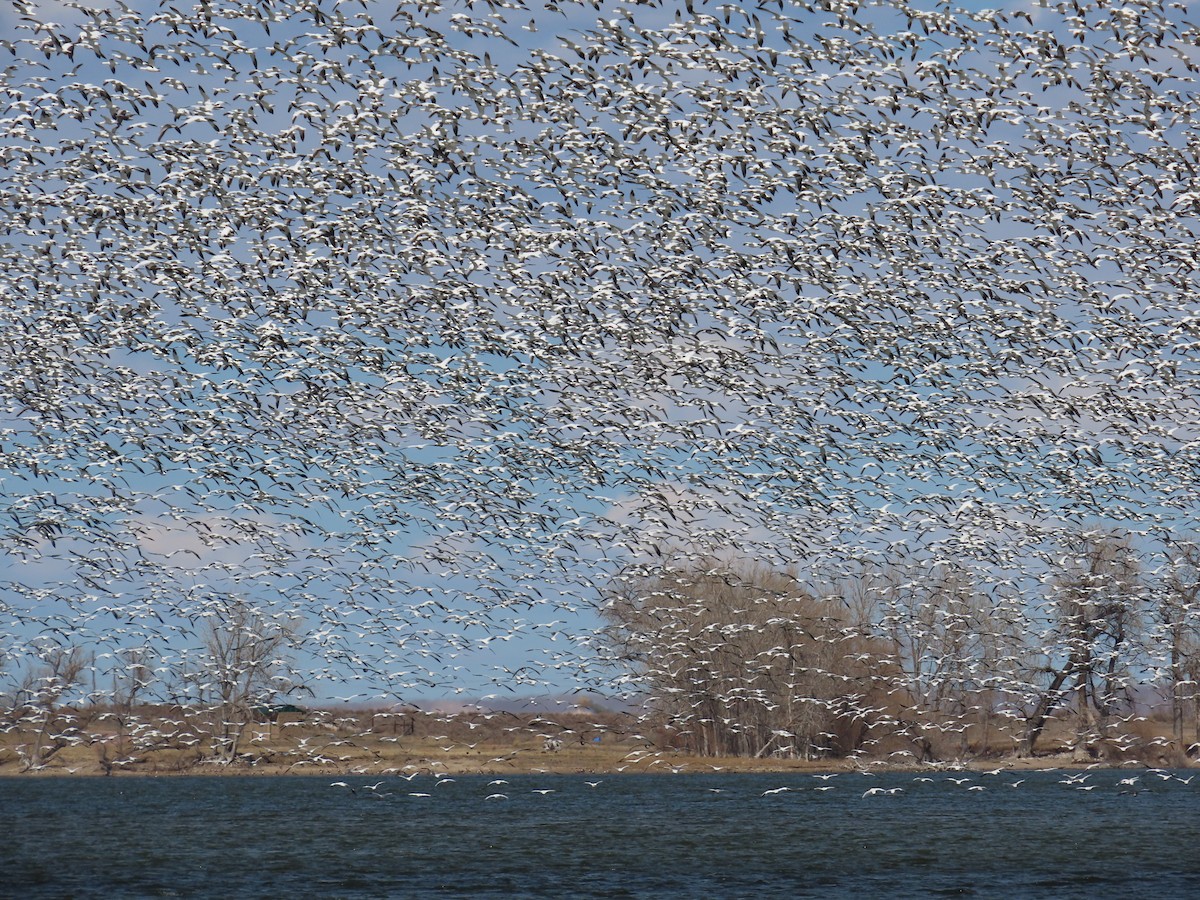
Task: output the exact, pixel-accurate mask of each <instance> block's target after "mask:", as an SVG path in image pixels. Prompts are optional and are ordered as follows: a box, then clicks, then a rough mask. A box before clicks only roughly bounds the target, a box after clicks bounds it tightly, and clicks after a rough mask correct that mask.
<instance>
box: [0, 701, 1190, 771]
mask: <svg viewBox="0 0 1200 900" xmlns="http://www.w3.org/2000/svg"><path fill="white" fill-rule="evenodd" d="M64 721H68V719H64ZM84 724H85V725H86V727H81V726H80V724H78V723H77V724H73V725H70V726H69V727H67V728H63V722H58V723H56V725H57V726H58V728H57V730H56V731H55V732H54V733H50V731H49V729H45V728H42V729H38V728H35V727H32V726H30V725H26V726H24V727H13V728H10V729H8V730H7V731H5V732H3V733H2V734H0V776H11V775H18V774H27V775H35V776H36V775H58V776H64V775H75V776H92V775H112V776H118V777H128V776H138V775H141V776H146V775H151V776H164V775H214V776H235V775H238V776H253V775H306V774H307V775H331V776H332V775H337V776H350V775H363V776H388V775H407V774H410V773H413V772H420V773H425V774H447V775H459V774H487V775H512V774H535V773H588V774H596V775H599V774H617V773H696V772H701V773H713V772H731V773H732V772H819V771H853V770H856V769H870V770H873V771H887V770H918V769H921V770H924V769H930V768H964V769H977V770H990V769H995V768H998V767H999V768H1004V769H1013V770H1030V769H1048V768H1070V767H1076V768H1077V767H1084V766H1090V765H1109V766H1178V765H1188V764H1189V762H1188V760H1186V759H1184V758H1182V757H1180V756H1178V755H1176V754H1172V753H1171V752H1170V751H1169V750H1168V749H1167V748H1165V746H1164V744H1163V741H1162V740H1161V737H1155V736H1154V735H1151V737H1150V738H1149V740H1148V741H1146V742H1144V743H1143V745H1142V752H1140V753H1138V754H1134V755H1129V754H1126V755H1122V756H1119V757H1118V756H1113V755H1104V756H1100V757H1098V758H1097V757H1091V756H1088V755H1086V754H1073V753H1071V752H1069V751H1068V750H1066V746H1067V743H1068V742H1067V741H1066V738H1067V737H1068V736H1069V729H1067V728H1066V726H1065V725H1063V726H1062V727H1059V728H1057V729H1055V728H1051V729H1048V731H1047V734H1046V736H1045V741H1044V745H1043V746H1042V747H1041V749H1040V752H1039V753H1037V754H1036V755H1034V756H1031V757H1030V756H1018V755H1017V754H1016V753H1014V752H1013V751H1012V748H1011V747H1008V748H1005V747H994V746H991V747H984V748H977V747H975V748H973V747H969V746H968V747H965V748H964V747H961V746H960V747H958V748H956V751H957V752H955V751H950V752H945V751H944V752H943V753H941V754H940V759H938V760H936V761H934V762H928V761H926V762H919V761H918V760H917V759H916V757H915V756H913V755H912V754H911V753H907V752H905V751H903V750H900V751H897V750H895V749H894V748H878V749H877V752H876V753H875V755H871V754H868V753H858V754H855V755H852V756H842V757H825V758H821V759H813V760H805V759H794V758H786V757H779V756H768V757H764V758H759V759H752V758H745V757H707V756H704V757H701V756H694V755H689V754H687V753H685V752H682V751H679V750H676V749H671V748H670V745H669V744H670V742H669V739H668V737H667V736H664V735H663V734H661V733H642V732H641V731H639V730H637V728H638V727H639V726H638V725H637V723H636V722H635V721H634V720H633V719H631V718H629V717H625V716H622V715H619V714H603V713H595V712H584V713H581V712H574V713H565V714H557V715H532V714H525V715H513V714H505V715H497V714H483V713H480V714H456V715H444V714H443V715H438V714H433V713H428V714H419V715H418V714H414V713H412V712H405V713H402V714H397V713H379V712H372V711H357V712H353V713H346V712H345V711H339V712H333V711H307V712H306V713H305V714H304V715H302V716H293V717H290V718H289V717H281V720H279V721H275V722H264V723H254V724H251V725H249V726H248V727H247V728H246V729H245V730H244V731H243V732H242V734H241V736H240V740H239V743H238V744H237V747H236V752H235V753H233V754H226V758H222V757H221V755H220V754H219V753H218V752H217V751H216V749H214V745H215V744H216V743H217V742H216V741H214V739H213V731H212V728H211V723H210V722H206V721H204V720H203V719H201V718H197V719H194V720H188V719H187V717H186V716H185V717H183V718H180V717H179V714H178V713H175V714H174V716H172V715H169V714H167V713H165V712H163V711H161V710H159V711H144V713H143V714H142V715H140V716H137V717H132V718H125V719H121V718H119V717H113V716H97V717H95V718H93V719H92V720H89V721H87V722H86V723H84ZM1157 730H1158V729H1157V728H1153V729H1150V731H1153V732H1157ZM35 759H38V760H40V761H41V762H40V764H36V765H34V764H31V762H32V761H33V760H35Z"/></svg>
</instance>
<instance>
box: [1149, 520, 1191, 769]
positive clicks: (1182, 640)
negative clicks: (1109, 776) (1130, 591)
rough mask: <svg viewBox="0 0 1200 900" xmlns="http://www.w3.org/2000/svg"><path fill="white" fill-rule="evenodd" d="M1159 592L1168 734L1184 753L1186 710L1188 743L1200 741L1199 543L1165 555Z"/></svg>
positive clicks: (1177, 546)
mask: <svg viewBox="0 0 1200 900" xmlns="http://www.w3.org/2000/svg"><path fill="white" fill-rule="evenodd" d="M1163 581H1164V583H1163V590H1162V591H1160V592H1159V594H1158V597H1157V602H1156V603H1155V609H1154V615H1155V619H1156V620H1157V624H1158V626H1159V628H1158V636H1159V638H1160V640H1161V641H1162V642H1163V643H1164V644H1165V647H1164V649H1165V651H1166V656H1167V659H1166V661H1167V675H1168V678H1169V684H1168V690H1169V692H1170V699H1171V733H1172V737H1173V738H1174V741H1175V747H1176V748H1177V750H1178V751H1179V752H1180V753H1186V752H1187V751H1188V749H1189V743H1188V742H1187V741H1186V738H1185V736H1184V722H1185V720H1186V718H1187V715H1186V713H1187V708H1188V706H1189V705H1190V706H1191V708H1192V742H1200V692H1197V690H1196V684H1197V676H1198V674H1200V544H1197V543H1196V542H1195V541H1193V540H1186V541H1179V542H1176V543H1175V544H1174V545H1173V546H1172V547H1171V548H1170V549H1169V550H1168V554H1167V566H1166V571H1165V576H1164V579H1163Z"/></svg>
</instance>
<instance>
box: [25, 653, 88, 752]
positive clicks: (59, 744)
mask: <svg viewBox="0 0 1200 900" xmlns="http://www.w3.org/2000/svg"><path fill="white" fill-rule="evenodd" d="M38 657H39V661H38V662H37V663H36V664H34V665H33V666H31V667H30V668H29V670H28V671H27V673H26V675H25V678H24V679H23V680H22V682H21V685H20V687H18V689H17V691H16V696H15V698H14V699H15V706H16V711H17V715H18V722H19V724H20V726H21V728H22V730H27V731H31V732H32V743H31V744H26V745H24V746H22V747H19V748H18V752H19V754H20V756H21V764H22V768H21V770H22V771H25V772H27V771H30V770H34V769H40V768H42V767H44V766H45V765H47V764H48V763H49V762H50V760H51V759H52V758H53V757H54V756H56V755H57V754H58V753H60V752H61V751H62V750H64V749H66V748H67V747H71V746H75V745H78V744H80V743H83V742H84V730H83V726H84V724H85V723H83V722H82V721H81V716H82V715H83V714H82V712H81V711H80V710H79V709H74V708H71V707H68V706H66V705H64V704H63V702H62V701H63V699H64V698H65V697H67V696H68V695H69V694H70V692H71V691H72V690H74V689H75V688H77V687H78V686H79V685H80V684H81V683H82V681H83V676H84V674H85V672H86V671H87V670H88V669H89V668H90V666H91V664H92V657H91V654H89V653H87V652H86V651H84V650H83V649H82V648H81V647H58V646H54V647H49V648H46V649H43V650H42V651H40V652H39V654H38Z"/></svg>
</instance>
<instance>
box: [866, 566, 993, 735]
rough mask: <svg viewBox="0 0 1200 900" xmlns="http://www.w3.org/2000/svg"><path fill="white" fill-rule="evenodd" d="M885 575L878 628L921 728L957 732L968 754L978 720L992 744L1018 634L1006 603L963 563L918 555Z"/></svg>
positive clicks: (981, 730)
mask: <svg viewBox="0 0 1200 900" xmlns="http://www.w3.org/2000/svg"><path fill="white" fill-rule="evenodd" d="M886 575H887V577H886V578H885V579H884V582H883V584H884V587H883V588H882V594H883V596H882V598H881V606H882V612H883V615H882V616H881V617H880V619H879V625H880V630H881V631H882V633H883V635H884V636H885V638H886V639H887V640H888V642H889V643H890V644H891V646H892V651H893V656H894V658H895V659H896V661H897V663H898V664H899V667H900V671H901V673H902V677H903V685H902V686H903V688H904V692H905V693H906V694H907V695H908V697H909V698H910V700H911V703H912V706H913V708H914V709H915V711H916V713H917V715H918V717H919V719H920V722H921V727H922V730H924V731H926V732H928V731H938V732H942V733H943V734H953V735H957V743H958V747H957V752H958V753H959V755H963V754H965V753H966V751H967V749H968V728H969V727H970V726H971V725H972V724H973V723H974V724H977V726H978V729H979V731H980V732H981V735H980V745H981V746H984V747H986V744H987V736H988V729H989V727H990V722H991V719H992V716H993V714H994V713H995V711H996V706H997V693H998V688H999V687H1000V685H1001V679H1000V677H999V676H1000V663H1001V660H1002V659H1003V658H1004V655H1005V652H1006V650H1007V649H1008V648H1009V646H1010V644H1011V639H1012V631H1013V629H1012V628H1011V627H1010V625H1009V622H1010V617H1009V613H1008V611H1007V610H1006V608H1005V607H1004V605H1003V603H1002V602H1001V601H1000V600H998V599H997V598H996V597H995V596H994V594H993V593H990V592H988V591H985V590H984V589H983V588H982V587H981V586H980V585H979V584H978V583H977V582H976V580H975V579H974V578H972V577H971V575H970V574H969V573H968V571H967V570H965V569H963V568H959V567H954V566H950V565H947V564H945V563H930V564H926V563H914V564H912V565H910V566H906V567H904V568H903V569H901V568H899V567H897V568H894V569H892V570H891V571H889V572H888V573H886Z"/></svg>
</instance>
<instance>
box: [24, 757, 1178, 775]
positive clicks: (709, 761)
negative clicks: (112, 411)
mask: <svg viewBox="0 0 1200 900" xmlns="http://www.w3.org/2000/svg"><path fill="white" fill-rule="evenodd" d="M389 762H392V763H395V762H397V761H395V760H391V761H389ZM1160 762H1161V764H1160V765H1151V764H1150V763H1149V762H1146V761H1144V760H1125V761H1121V762H1107V761H1102V760H1084V759H1079V758H1078V757H1076V756H1075V755H1073V754H1071V753H1057V754H1047V755H1043V756H1035V757H1007V758H987V759H969V760H961V761H958V760H956V761H952V762H939V763H924V764H918V763H912V762H906V763H891V762H885V761H883V760H867V761H864V762H862V763H861V764H856V763H854V762H850V761H847V760H810V761H806V760H758V759H746V758H735V757H732V758H731V757H721V758H717V757H695V756H683V755H675V754H670V753H666V752H647V753H646V754H645V755H642V756H638V757H636V758H634V759H632V760H631V759H629V758H628V754H627V755H625V756H621V757H619V758H616V759H614V760H612V761H611V762H607V764H606V763H601V762H600V761H598V760H594V759H592V760H586V761H585V760H582V759H578V760H573V759H571V754H560V755H558V756H557V758H555V759H546V758H529V759H527V760H523V761H522V762H521V763H520V764H517V763H514V762H512V761H508V762H507V763H506V764H496V761H495V760H490V761H489V762H487V763H481V762H480V761H479V760H474V759H468V758H462V757H458V758H448V759H444V760H437V759H430V758H428V757H422V758H414V759H412V760H411V761H408V762H403V763H402V764H400V765H395V764H392V765H388V766H378V767H375V766H361V765H359V766H347V765H330V764H306V763H305V762H304V761H303V760H301V761H298V762H295V763H288V764H283V763H278V762H269V763H257V764H256V763H252V762H237V763H228V764H223V763H218V762H215V761H202V762H199V763H197V764H195V765H192V766H189V767H186V768H169V769H168V768H157V767H153V766H145V765H139V766H137V767H133V766H128V767H120V768H116V769H114V770H113V771H111V772H105V771H104V769H103V768H102V767H101V766H100V765H99V764H93V765H91V766H86V765H80V766H68V765H59V766H46V767H44V768H41V769H35V770H27V771H21V770H20V767H19V765H16V764H13V763H8V764H5V765H0V778H109V777H111V778H175V777H189V776H190V777H199V778H264V777H285V778H286V777H293V776H320V777H342V778H345V777H356V776H362V777H364V778H366V777H371V778H374V777H389V776H394V777H400V776H404V775H410V774H413V773H416V774H420V775H427V776H445V775H481V776H485V775H605V776H612V777H618V776H620V775H626V774H628V775H647V774H649V775H697V774H700V775H713V774H721V775H756V774H787V773H791V772H795V773H799V774H824V773H838V774H853V773H861V774H868V775H870V774H886V773H893V772H984V773H993V772H995V773H999V772H1006V771H1010V772H1033V771H1056V770H1060V769H1065V770H1086V769H1092V770H1095V769H1119V770H1130V769H1142V770H1152V769H1156V768H1162V769H1192V768H1196V767H1197V765H1196V763H1195V762H1191V763H1186V764H1172V763H1169V762H1167V761H1165V760H1163V761H1160ZM585 763H586V764H585Z"/></svg>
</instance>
